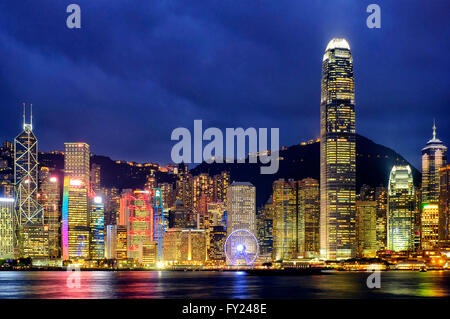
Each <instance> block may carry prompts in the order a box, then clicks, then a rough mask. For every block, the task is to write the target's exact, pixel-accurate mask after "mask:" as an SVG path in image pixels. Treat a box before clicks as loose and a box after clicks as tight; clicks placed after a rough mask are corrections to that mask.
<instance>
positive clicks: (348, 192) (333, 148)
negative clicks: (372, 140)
mask: <svg viewBox="0 0 450 319" xmlns="http://www.w3.org/2000/svg"><path fill="white" fill-rule="evenodd" d="M320 113H321V120H320V121H321V126H320V254H321V256H322V257H324V258H327V259H337V258H348V257H352V256H354V255H355V214H356V210H355V200H356V175H355V170H356V168H355V167H356V156H355V155H356V154H355V91H354V79H353V59H352V55H351V52H350V46H349V44H348V42H347V40H345V39H338V38H335V39H332V40H331V41H330V42H329V43H328V45H327V48H326V50H325V54H324V56H323V63H322V94H321V107H320Z"/></svg>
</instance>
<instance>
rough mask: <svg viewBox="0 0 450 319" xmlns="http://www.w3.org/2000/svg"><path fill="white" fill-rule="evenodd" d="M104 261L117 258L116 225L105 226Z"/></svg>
mask: <svg viewBox="0 0 450 319" xmlns="http://www.w3.org/2000/svg"><path fill="white" fill-rule="evenodd" d="M105 245H106V247H105V257H106V259H116V258H117V225H106V243H105Z"/></svg>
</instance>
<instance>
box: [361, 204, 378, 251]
mask: <svg viewBox="0 0 450 319" xmlns="http://www.w3.org/2000/svg"><path fill="white" fill-rule="evenodd" d="M377 246H378V245H377V202H376V201H356V255H357V256H358V257H368V258H369V257H375V256H376V252H377Z"/></svg>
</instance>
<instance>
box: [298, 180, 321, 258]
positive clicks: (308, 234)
mask: <svg viewBox="0 0 450 319" xmlns="http://www.w3.org/2000/svg"><path fill="white" fill-rule="evenodd" d="M298 205H299V212H298V213H299V215H300V217H299V218H298V220H299V221H303V223H304V226H303V227H299V229H303V236H304V239H303V240H300V239H299V242H303V243H304V244H303V251H304V253H305V257H315V256H318V254H319V247H320V242H319V235H320V233H319V228H320V224H319V215H320V192H319V182H318V181H317V180H315V179H313V178H305V179H302V180H301V181H300V182H299V187H298ZM299 236H301V233H300V232H299Z"/></svg>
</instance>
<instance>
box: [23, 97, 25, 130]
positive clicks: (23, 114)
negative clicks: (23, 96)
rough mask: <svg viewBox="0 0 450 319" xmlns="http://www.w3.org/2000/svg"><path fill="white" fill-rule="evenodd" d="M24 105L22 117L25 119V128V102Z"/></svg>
mask: <svg viewBox="0 0 450 319" xmlns="http://www.w3.org/2000/svg"><path fill="white" fill-rule="evenodd" d="M22 105H23V112H22V113H23V114H22V117H23V127H25V102H22Z"/></svg>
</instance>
